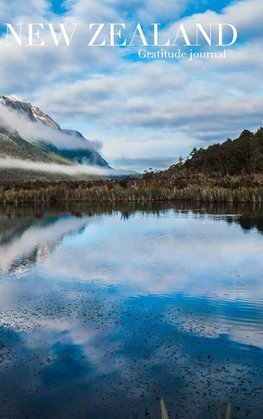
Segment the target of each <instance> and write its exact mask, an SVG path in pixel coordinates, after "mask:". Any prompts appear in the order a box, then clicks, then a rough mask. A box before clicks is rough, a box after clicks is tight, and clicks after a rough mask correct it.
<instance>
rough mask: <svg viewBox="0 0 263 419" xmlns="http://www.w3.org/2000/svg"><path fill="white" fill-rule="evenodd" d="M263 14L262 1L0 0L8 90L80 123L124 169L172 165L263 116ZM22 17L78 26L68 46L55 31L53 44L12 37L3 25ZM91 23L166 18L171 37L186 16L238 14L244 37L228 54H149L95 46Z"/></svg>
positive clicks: (235, 20) (1, 85)
mask: <svg viewBox="0 0 263 419" xmlns="http://www.w3.org/2000/svg"><path fill="white" fill-rule="evenodd" d="M262 18H263V2H262V0H234V1H229V0H220V1H218V0H212V1H207V0H201V1H197V0H166V1H165V2H163V1H160V0H146V1H144V2H141V1H138V0H127V1H125V2H123V1H121V0H108V1H106V0H101V1H99V2H98V1H96V0H65V1H57V0H53V1H51V0H28V1H27V2H21V1H18V0H12V1H9V2H6V1H5V0H0V23H1V24H2V27H1V31H0V53H1V66H0V94H5V95H8V94H15V95H16V96H19V97H21V98H24V99H26V100H29V101H31V102H32V103H33V104H34V105H37V106H39V107H40V108H41V109H42V110H43V111H44V112H46V113H47V114H49V115H50V116H51V117H52V118H53V119H55V120H56V121H57V122H58V123H59V124H60V126H61V127H63V128H68V129H76V130H78V131H81V132H82V134H83V135H85V136H86V138H87V139H89V140H90V141H92V142H93V143H95V144H97V146H98V151H99V152H100V153H101V154H102V155H103V157H104V158H105V159H106V160H107V161H108V163H109V164H110V165H111V166H113V167H115V168H116V169H131V170H138V171H143V170H145V169H148V168H149V167H152V168H154V169H163V168H166V167H168V166H169V165H171V164H173V163H174V162H176V161H177V160H178V158H179V157H180V156H182V157H184V158H186V157H187V156H188V155H189V153H190V152H191V150H192V149H193V148H194V147H206V146H207V145H208V144H211V143H214V142H218V141H223V140H225V139H226V138H227V137H230V138H236V137H237V136H238V135H239V134H240V132H241V131H242V130H243V129H250V130H252V131H255V130H256V129H257V128H258V127H260V126H261V125H263V123H262V119H263V118H262V109H263V106H262V105H263V96H262V74H263V55H262V46H263V45H262V39H263V36H262V35H263V29H262ZM18 22H25V23H26V22H28V23H29V22H31V23H33V22H34V23H44V24H47V23H53V24H54V25H58V24H59V23H67V24H68V25H72V24H73V23H78V27H77V30H76V31H75V33H74V36H73V37H72V42H71V44H70V46H69V47H67V46H66V45H63V44H62V43H61V44H60V45H59V46H58V47H55V46H54V43H52V41H51V39H50V36H48V35H45V36H47V39H46V44H45V46H44V47H31V48H30V47H27V46H25V44H24V43H23V45H22V46H18V45H17V44H16V42H15V41H14V42H11V43H10V45H6V32H5V28H4V24H5V23H12V24H14V25H15V24H17V23H18ZM92 22H98V23H110V22H115V23H120V22H125V23H126V24H127V27H128V31H131V32H132V29H131V28H133V27H135V26H136V24H137V23H138V22H140V23H141V24H142V26H143V27H144V28H145V33H146V34H147V35H148V34H149V28H150V24H151V23H153V22H158V23H160V34H161V36H163V37H165V36H167V34H172V33H175V31H176V27H178V26H179V25H180V24H181V23H184V24H185V25H186V26H187V27H188V28H189V27H191V26H192V25H193V24H194V23H196V22H199V23H203V24H204V25H205V24H207V23H208V22H210V23H211V22H212V23H215V22H217V23H231V24H232V25H234V26H235V27H236V28H237V30H238V39H237V42H236V43H235V44H234V45H233V46H231V47H228V48H226V49H227V51H226V58H224V59H212V58H206V59H201V58H199V59H194V60H193V61H191V62H190V61H189V60H188V59H173V60H168V59H142V58H139V57H138V50H139V47H132V48H128V47H127V48H125V47H124V48H123V47H114V48H113V47H89V46H88V42H89V30H88V29H89V28H88V27H89V23H92ZM129 33H130V32H129ZM23 36H24V37H26V33H25V32H23ZM157 49H160V48H157V47H156V48H155V50H157ZM182 49H184V48H182ZM186 49H187V48H186ZM147 50H151V51H152V50H153V49H147ZM167 50H169V51H176V50H178V47H177V46H176V47H171V48H168V49H167ZM199 50H200V51H201V49H199ZM202 50H203V51H204V50H207V51H218V48H216V47H208V46H207V48H205V47H203V49H202ZM187 51H189V47H188V49H187ZM194 51H196V49H194Z"/></svg>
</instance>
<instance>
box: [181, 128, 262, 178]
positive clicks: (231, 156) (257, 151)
mask: <svg viewBox="0 0 263 419" xmlns="http://www.w3.org/2000/svg"><path fill="white" fill-rule="evenodd" d="M182 166H183V167H184V168H185V169H187V170H188V171H191V172H202V173H208V174H218V175H244V174H254V173H263V128H259V130H258V131H257V132H256V133H252V132H250V131H248V130H244V131H243V132H242V133H241V135H240V137H239V138H237V139H235V140H231V139H230V138H228V139H227V141H225V142H224V143H222V144H219V143H217V144H213V145H210V146H209V147H208V148H206V149H203V148H200V149H196V148H194V149H193V150H192V152H191V153H190V158H188V159H187V160H186V161H185V163H184V164H183V165H182Z"/></svg>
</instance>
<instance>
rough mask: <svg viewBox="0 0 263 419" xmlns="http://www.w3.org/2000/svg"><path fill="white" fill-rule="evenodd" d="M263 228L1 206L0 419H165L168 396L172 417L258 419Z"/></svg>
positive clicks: (169, 216) (213, 213)
mask: <svg viewBox="0 0 263 419" xmlns="http://www.w3.org/2000/svg"><path fill="white" fill-rule="evenodd" d="M262 218H263V216H262V212H261V209H260V208H258V207H254V208H251V209H250V210H249V208H248V207H246V206H242V207H238V208H237V207H233V206H229V207H224V206H221V207H215V206H209V207H207V208H206V207H204V206H196V207H195V208H193V207H192V208H191V207H189V206H188V205H185V204H181V205H179V206H177V207H176V208H167V205H163V206H156V205H153V206H151V207H150V208H148V207H147V206H143V205H142V206H141V207H140V208H138V207H136V206H129V205H126V206H122V207H119V208H118V207H117V208H116V207H112V206H105V207H101V206H100V207H99V208H96V207H88V206H83V205H78V206H74V207H70V206H64V207H59V208H45V207H35V208H27V207H24V208H19V209H15V208H6V209H2V210H1V211H0V249H1V250H0V270H1V272H2V274H1V281H0V316H1V327H0V394H1V396H0V405H1V408H0V411H1V414H3V415H4V416H5V415H6V416H7V415H10V416H12V415H13V416H15V417H26V416H28V417H30V418H36V417H39V418H42V417H43V418H55V417H63V418H64V417H74V418H83V417H86V418H95V419H97V418H98V419H100V418H105V417H107V418H109V419H111V418H114V419H115V418H118V417H120V418H128V419H129V418H135V417H138V418H142V417H145V415H146V416H147V415H150V417H153V418H157V417H159V410H158V402H157V400H156V398H157V397H158V396H160V395H161V396H163V397H164V398H165V399H166V400H167V402H168V405H169V407H170V409H171V411H172V413H173V415H172V417H175V412H176V413H177V414H178V417H180V418H190V417H193V418H202V419H206V418H211V417H215V414H216V404H217V399H218V398H221V399H222V400H225V401H226V400H228V399H229V398H232V400H233V402H234V406H235V414H236V417H240V418H242V417H251V418H258V419H259V418H261V417H262V411H263V410H262V372H263V371H262V365H263V364H262V353H263V351H262V345H263V344H262V342H263V339H262V338H263V331H262V319H263V317H262V313H263V308H262V306H263V301H262V300H263V297H262V272H263V260H262V256H261V255H262V250H263V239H262V235H261V234H259V233H260V231H262V229H261V227H260V226H262ZM240 220H241V222H240ZM246 220H247V221H246ZM248 225H249V226H250V229H249V230H247V229H244V226H248ZM18 377H19V379H18Z"/></svg>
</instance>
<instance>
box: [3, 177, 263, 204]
mask: <svg viewBox="0 0 263 419" xmlns="http://www.w3.org/2000/svg"><path fill="white" fill-rule="evenodd" d="M178 200H180V201H184V200H185V201H191V202H194V201H196V202H237V203H238V202H259V203H261V202H263V176H262V175H246V176H226V177H219V176H218V177H217V176H214V177H208V176H205V175H202V174H199V175H193V174H192V175H187V174H185V173H183V174H182V173H180V174H176V173H169V171H165V172H160V173H152V172H150V173H146V174H145V175H143V176H142V177H138V178H126V179H122V180H116V179H114V180H99V181H81V182H39V181H38V182H33V181H32V182H24V183H20V184H19V183H12V184H3V185H1V186H0V203H2V204H9V203H55V202H87V203H88V202H89V203H90V202H157V201H163V202H165V201H178Z"/></svg>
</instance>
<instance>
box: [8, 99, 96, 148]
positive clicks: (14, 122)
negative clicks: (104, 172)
mask: <svg viewBox="0 0 263 419" xmlns="http://www.w3.org/2000/svg"><path fill="white" fill-rule="evenodd" d="M0 125H1V126H5V127H6V128H7V129H8V130H10V131H14V130H15V131H18V133H19V134H20V135H21V136H22V137H24V138H25V139H28V140H30V141H33V142H39V141H45V142H48V143H50V144H53V145H54V146H56V147H57V148H59V149H90V150H94V147H93V145H92V144H91V143H90V142H89V141H88V140H85V139H84V138H83V137H79V136H78V135H77V134H74V132H69V133H66V132H64V131H61V130H59V129H54V128H51V127H49V126H47V125H44V124H43V123H41V122H39V121H36V122H33V121H31V120H30V119H29V117H28V116H27V115H23V114H22V113H21V112H18V111H16V110H14V109H11V108H7V107H6V106H4V105H3V104H1V103H0Z"/></svg>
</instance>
